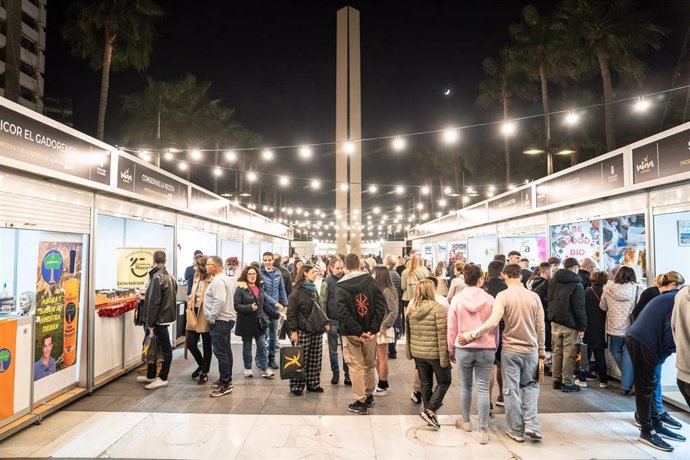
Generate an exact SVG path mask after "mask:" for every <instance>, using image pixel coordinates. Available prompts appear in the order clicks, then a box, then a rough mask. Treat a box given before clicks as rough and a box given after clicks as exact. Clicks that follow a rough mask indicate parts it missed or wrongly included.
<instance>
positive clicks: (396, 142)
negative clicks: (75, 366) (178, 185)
mask: <svg viewBox="0 0 690 460" xmlns="http://www.w3.org/2000/svg"><path fill="white" fill-rule="evenodd" d="M392 144H393V150H395V151H396V152H400V151H402V150H404V149H405V145H406V144H407V142H405V139H403V138H402V137H400V136H396V137H395V139H393V142H392Z"/></svg>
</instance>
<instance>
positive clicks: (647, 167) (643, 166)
mask: <svg viewBox="0 0 690 460" xmlns="http://www.w3.org/2000/svg"><path fill="white" fill-rule="evenodd" d="M653 168H654V160H651V161H650V160H649V155H645V157H644V158H643V159H642V160H640V162H639V163H638V164H637V165H636V166H635V170H636V171H637V172H638V173H640V174H647V173H649V172H650V171H651V170H652V169H653Z"/></svg>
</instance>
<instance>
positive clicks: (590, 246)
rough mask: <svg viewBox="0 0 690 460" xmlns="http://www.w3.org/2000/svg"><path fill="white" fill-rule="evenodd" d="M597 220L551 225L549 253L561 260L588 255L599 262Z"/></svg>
mask: <svg viewBox="0 0 690 460" xmlns="http://www.w3.org/2000/svg"><path fill="white" fill-rule="evenodd" d="M600 224H601V222H600V221H599V220H594V221H589V220H587V221H584V222H575V223H571V224H560V225H552V226H551V255H552V256H555V257H558V258H559V259H561V260H563V259H565V258H566V257H575V258H576V259H577V260H582V259H584V258H585V257H589V258H590V259H592V260H593V261H594V262H595V263H597V264H598V263H599V260H600V257H599V238H600V237H599V229H600Z"/></svg>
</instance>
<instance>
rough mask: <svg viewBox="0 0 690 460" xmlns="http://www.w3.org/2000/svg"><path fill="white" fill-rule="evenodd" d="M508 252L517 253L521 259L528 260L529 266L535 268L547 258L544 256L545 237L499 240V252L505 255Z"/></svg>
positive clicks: (515, 237) (512, 237)
mask: <svg viewBox="0 0 690 460" xmlns="http://www.w3.org/2000/svg"><path fill="white" fill-rule="evenodd" d="M510 251H519V252H520V256H521V257H523V258H525V259H527V260H529V264H530V266H532V267H536V266H538V265H539V263H540V262H543V261H545V260H546V259H547V258H548V256H547V255H546V236H511V237H503V238H501V252H503V253H504V254H507V253H509V252H510Z"/></svg>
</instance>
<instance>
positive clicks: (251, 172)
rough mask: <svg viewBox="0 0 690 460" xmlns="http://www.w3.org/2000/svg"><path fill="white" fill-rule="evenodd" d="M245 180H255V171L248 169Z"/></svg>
mask: <svg viewBox="0 0 690 460" xmlns="http://www.w3.org/2000/svg"><path fill="white" fill-rule="evenodd" d="M247 180H248V181H249V182H256V173H255V172H253V171H249V172H248V173H247Z"/></svg>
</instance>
